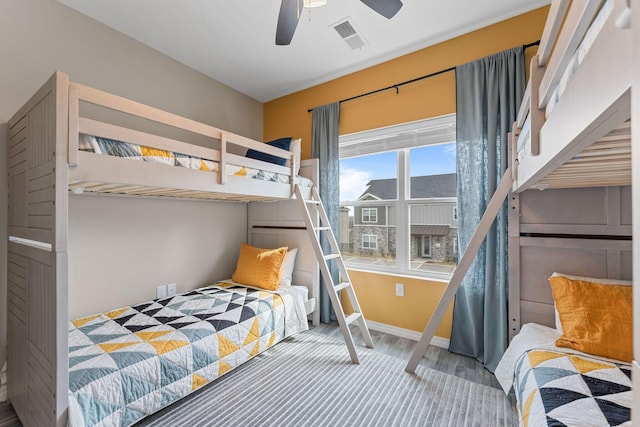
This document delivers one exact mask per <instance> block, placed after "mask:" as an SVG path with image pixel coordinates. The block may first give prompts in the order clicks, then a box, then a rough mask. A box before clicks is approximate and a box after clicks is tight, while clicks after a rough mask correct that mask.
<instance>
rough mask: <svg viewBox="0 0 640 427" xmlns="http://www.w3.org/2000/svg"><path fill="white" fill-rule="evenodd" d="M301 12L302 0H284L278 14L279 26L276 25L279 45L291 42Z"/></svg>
mask: <svg viewBox="0 0 640 427" xmlns="http://www.w3.org/2000/svg"><path fill="white" fill-rule="evenodd" d="M301 12H302V1H301V0H282V3H281V4H280V14H279V15H278V26H277V27H276V44H277V45H278V46H286V45H288V44H289V43H291V39H292V38H293V34H294V33H295V32H296V27H297V26H298V21H299V20H300V17H299V16H298V14H299V13H301Z"/></svg>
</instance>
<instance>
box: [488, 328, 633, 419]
mask: <svg viewBox="0 0 640 427" xmlns="http://www.w3.org/2000/svg"><path fill="white" fill-rule="evenodd" d="M559 335H560V334H559V333H558V332H557V331H556V330H555V329H551V328H547V327H544V326H541V325H534V324H527V325H524V326H523V327H522V330H521V332H520V334H519V335H518V336H516V337H515V338H514V339H513V341H512V343H511V345H510V346H509V349H507V352H506V353H505V356H504V357H503V359H502V361H501V362H500V364H499V365H498V368H497V369H496V377H497V378H498V381H499V382H500V383H501V385H502V387H503V389H504V390H505V392H508V391H509V389H510V388H511V386H512V385H513V390H514V392H515V396H516V400H517V402H518V414H519V416H520V425H521V426H527V427H533V426H550V427H556V426H557V427H561V426H580V427H589V426H594V427H595V426H598V427H601V426H631V368H630V366H626V365H623V364H620V363H616V362H614V361H610V360H603V359H599V358H593V357H589V356H588V355H585V354H583V353H577V352H567V351H566V350H567V349H564V348H558V347H556V346H555V340H556V339H557V338H558V336H559Z"/></svg>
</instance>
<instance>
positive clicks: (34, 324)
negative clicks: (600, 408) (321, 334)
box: [7, 72, 319, 426]
mask: <svg viewBox="0 0 640 427" xmlns="http://www.w3.org/2000/svg"><path fill="white" fill-rule="evenodd" d="M87 141H88V142H87ZM98 142H100V144H98ZM105 147H107V148H109V147H110V148H111V149H112V150H109V149H107V150H105ZM247 150H253V155H252V156H245V155H244V154H245V151H247ZM123 152H124V153H126V154H127V155H126V156H125V157H119V154H121V153H123ZM132 152H133V153H134V155H133V156H131V155H130V154H131V153H132ZM256 153H258V154H257V155H256ZM132 157H133V158H132ZM265 159H266V160H265ZM274 159H278V160H277V163H280V164H275V163H273V161H274ZM317 174H318V167H317V161H315V160H308V161H304V162H300V159H299V154H296V153H294V152H292V151H289V150H286V149H281V148H277V147H273V146H270V145H268V144H264V143H261V142H258V141H253V140H250V139H248V138H245V137H242V136H239V135H235V134H233V133H229V132H224V131H222V130H219V129H217V128H214V127H212V126H209V125H205V124H202V123H198V122H195V121H192V120H189V119H186V118H182V117H179V116H177V115H174V114H171V113H167V112H164V111H161V110H158V109H155V108H152V107H149V106H145V105H143V104H140V103H137V102H134V101H131V100H127V99H125V98H122V97H119V96H115V95H111V94H108V93H105V92H102V91H99V90H96V89H93V88H89V87H87V86H84V85H81V84H77V83H74V82H70V81H69V78H68V76H67V75H65V74H63V73H60V72H56V73H55V74H54V75H53V76H52V78H51V79H50V80H49V81H48V82H47V83H46V84H45V85H44V86H43V87H42V88H41V89H40V90H39V91H38V92H36V93H35V95H33V97H32V98H31V99H30V100H29V101H28V102H27V103H26V104H25V105H24V106H23V107H22V108H21V109H20V110H19V111H18V112H17V113H16V114H15V115H14V117H13V118H12V119H11V120H10V121H9V221H8V235H9V244H8V259H9V263H8V331H9V332H8V349H9V351H8V357H7V359H8V379H9V383H8V395H9V399H10V401H11V403H12V405H13V406H14V408H15V410H16V412H17V414H18V416H19V417H20V419H21V421H22V423H23V425H25V426H45V425H47V426H48V425H59V426H62V425H67V421H69V422H70V423H71V425H84V424H85V423H89V424H92V423H95V422H97V421H96V420H97V419H96V418H92V417H94V415H95V413H100V414H101V415H100V416H101V417H102V416H105V412H104V411H105V408H106V407H107V406H110V404H113V405H111V406H113V408H112V412H111V413H110V415H109V416H108V417H107V418H104V419H105V420H106V421H104V422H105V423H107V424H109V423H111V424H114V423H115V424H118V425H130V424H131V423H133V422H135V421H136V420H138V419H140V418H141V417H144V416H145V415H148V414H149V413H150V412H152V411H154V410H157V409H159V408H161V407H163V406H166V405H167V404H170V403H171V402H172V401H175V400H177V399H178V398H180V397H181V396H183V395H185V394H186V393H188V392H191V391H192V390H194V389H197V388H198V387H200V386H202V385H203V384H204V383H206V382H208V381H211V380H213V379H214V378H215V377H216V376H218V375H221V374H222V373H224V372H226V371H228V370H230V369H232V368H233V367H235V366H237V365H238V364H239V363H242V362H243V361H244V360H247V359H249V358H250V357H252V356H253V355H255V354H256V353H257V352H258V351H262V350H264V349H266V348H268V347H269V346H271V345H273V344H275V343H276V342H278V341H279V340H281V339H283V338H284V337H285V336H287V335H289V334H291V333H295V332H296V331H298V330H301V329H304V328H306V327H307V315H310V316H311V317H312V319H313V322H314V323H316V324H317V320H318V311H317V309H316V307H315V305H316V304H315V302H316V298H317V297H318V292H319V270H318V264H317V260H316V258H315V254H314V252H313V248H312V246H311V243H310V242H309V236H308V234H307V230H306V229H304V225H303V224H304V223H303V220H302V219H301V218H300V217H297V216H296V215H292V213H291V212H290V211H289V208H290V207H291V205H290V204H288V203H290V202H291V200H290V199H291V198H292V197H293V195H294V189H295V187H296V185H297V186H298V188H299V189H300V194H301V195H302V197H303V198H306V197H308V196H309V195H310V191H311V188H312V185H313V183H314V182H317ZM300 175H305V176H306V177H301V176H300ZM70 193H74V194H85V193H97V194H102V193H109V194H115V195H124V196H153V197H155V198H158V197H160V198H185V199H205V200H208V199H211V200H233V201H242V202H249V206H250V207H249V210H250V211H251V212H253V213H250V214H249V224H248V232H247V237H248V241H249V243H251V244H253V245H256V246H258V245H260V246H261V247H264V248H280V247H285V246H286V247H288V248H296V249H297V257H296V262H295V264H294V267H293V271H292V272H291V276H292V277H291V282H292V283H293V284H297V285H301V286H302V287H303V289H302V291H300V290H297V291H296V290H294V289H293V287H292V288H287V289H279V290H275V291H273V292H269V291H268V290H263V289H260V290H254V289H251V288H250V287H249V288H247V287H238V284H237V283H230V284H229V283H228V282H226V283H219V284H216V285H215V286H208V287H205V288H201V289H197V290H193V291H190V292H186V293H184V294H179V295H177V296H174V297H170V298H163V299H158V300H153V301H147V302H141V301H132V305H131V306H128V307H121V308H119V309H115V310H107V311H105V312H104V313H98V314H95V315H92V316H83V317H82V318H79V319H69V307H68V277H69V275H68V270H69V268H68V262H69V256H68V253H67V251H68V218H69V194H70ZM74 197H75V196H74ZM264 201H267V202H269V203H268V205H269V208H268V209H267V210H270V211H273V210H274V209H276V211H278V209H280V211H282V212H285V211H286V212H287V215H286V217H269V216H266V217H264V216H262V214H261V213H260V212H262V211H261V209H260V208H258V207H257V206H259V205H260V204H261V202H264ZM279 203H285V204H286V205H284V206H282V207H278V206H279ZM254 205H255V206H256V207H252V206H254ZM267 224H268V226H266V225H267ZM300 293H302V294H305V295H306V296H305V298H303V297H301V296H300ZM215 295H218V296H220V298H221V300H220V301H222V302H215V303H213V302H211V301H213V297H214V296H215ZM304 299H306V301H305V300H304ZM216 301H217V300H216ZM241 301H244V303H245V305H244V308H242V307H243V306H242V305H241V304H240V302H241ZM221 306H228V307H229V310H232V311H233V310H235V313H236V314H238V313H239V316H240V317H239V318H238V319H236V320H232V319H231V318H232V317H233V315H231V314H229V313H231V312H222V313H221V311H220V310H221V308H220V307H221ZM109 308H113V307H109ZM207 310H209V311H207ZM211 310H212V311H211ZM250 312H251V313H253V314H254V315H255V319H253V318H251V317H249V314H250ZM221 316H222V317H221ZM226 316H231V317H226ZM300 316H302V318H301V317H300ZM229 319H231V320H229ZM291 319H293V320H294V323H289V322H290V320H291ZM295 319H297V320H298V321H297V323H296V322H295ZM70 320H73V321H72V322H71V323H69V321H70ZM231 323H235V324H236V325H235V326H239V327H240V329H242V331H240V332H233V335H234V336H235V335H237V336H240V335H242V334H243V333H244V335H246V337H245V338H246V339H245V340H241V341H242V342H236V341H233V340H232V339H231V337H230V336H226V337H225V335H224V331H225V330H226V331H227V332H228V333H231V332H229V331H232V330H234V329H232V328H231V327H230V326H229V325H230V324H231ZM216 328H217V329H220V330H221V332H222V334H221V335H220V338H217V340H218V341H214V343H213V344H212V343H211V342H209V341H207V343H206V344H205V340H204V338H206V337H207V336H209V335H211V334H212V329H216ZM127 331H128V332H129V333H125V332H127ZM236 338H237V337H236ZM249 338H251V339H249ZM189 340H191V341H197V342H198V343H199V347H198V345H195V346H194V345H186V342H187V341H189ZM216 342H217V344H216ZM216 346H217V347H216ZM209 347H211V348H209ZM214 347H216V348H217V349H218V350H220V354H218V356H219V357H217V358H215V359H216V360H214V355H215V354H217V353H215V352H213V350H215V348H214ZM207 348H209V350H212V352H211V353H208V354H207V353H206V352H205V350H206V349H207ZM154 349H155V350H154ZM223 349H224V354H222V353H223V351H222V350H223ZM98 350H99V351H101V352H103V353H104V354H106V353H109V352H110V351H120V350H123V351H124V353H122V354H121V355H118V357H111V358H106V357H99V358H97V359H96V357H95V352H96V351H98ZM130 350H131V351H130ZM133 350H136V351H133ZM154 351H156V353H157V356H158V357H156V356H153V357H152V356H151V354H152V353H153V352H154ZM101 354H102V353H101ZM120 356H122V357H120ZM125 356H127V357H125ZM89 359H92V360H93V362H95V360H98V361H99V362H100V363H97V364H92V363H93V362H92V361H91V360H89ZM218 359H219V360H218ZM105 361H107V362H105ZM118 361H120V362H121V363H123V364H125V365H127V366H129V368H131V366H132V365H135V366H136V368H132V369H134V371H135V370H136V369H138V368H137V367H139V366H140V365H147V366H148V367H149V369H151V371H153V370H154V369H156V368H157V369H160V371H161V372H164V371H166V372H165V373H166V374H167V375H164V376H159V375H156V376H155V377H154V375H153V374H151V377H148V378H145V377H142V376H141V377H136V376H135V375H133V376H132V375H131V374H132V372H133V371H130V372H129V374H128V375H127V374H126V373H123V372H124V371H122V372H120V371H118V372H116V371H115V368H117V367H118ZM103 362H104V363H106V365H104V366H102V365H101V363H103ZM104 363H103V364H104ZM186 365H189V367H190V368H193V370H191V371H187V370H185V369H182V368H186ZM165 368H166V369H165ZM179 368H180V369H179ZM145 369H146V368H145ZM157 369H156V370H157ZM178 371H180V372H182V373H183V374H184V375H181V376H180V378H178V377H175V378H173V377H172V375H173V376H175V375H176V372H178ZM98 372H100V373H101V375H97V373H98ZM70 376H71V377H73V378H72V381H71V383H70ZM105 376H112V377H117V381H119V384H121V385H122V390H125V389H126V387H125V385H126V384H125V383H127V384H128V386H131V387H132V390H137V393H138V394H135V393H133V394H128V397H127V398H126V399H124V398H122V397H115V395H114V396H111V397H114V399H115V400H114V401H111V402H108V401H107V400H108V399H107V400H105V401H104V402H102V403H99V402H98V403H99V404H96V405H97V406H96V405H93V406H91V404H87V402H88V401H90V400H91V399H92V398H91V397H88V396H90V395H93V396H94V397H95V396H100V395H101V393H103V392H104V391H105V390H104V389H102V388H101V387H103V386H100V385H97V386H96V384H99V383H101V382H102V381H103V380H104V378H103V377H105ZM161 377H162V378H164V380H160V378H161ZM169 379H171V381H169ZM154 380H156V382H158V385H161V386H163V387H164V386H167V385H168V386H169V388H166V387H165V388H162V389H157V390H156V389H154V390H150V389H149V387H148V386H149V384H150V383H151V382H153V381H154ZM165 383H171V384H165ZM143 386H144V387H143ZM70 387H73V390H71V389H70ZM142 391H144V392H142ZM134 397H135V399H136V401H135V402H130V401H129V400H131V399H132V398H134ZM123 399H124V400H123ZM98 400H99V399H98ZM125 401H126V402H125ZM123 402H124V403H126V404H125V405H124V406H123V405H122V403H123ZM114 405H115V406H114ZM92 411H94V412H92ZM95 411H97V412H95ZM101 411H102V412H101ZM85 417H88V418H85ZM109 417H111V418H109ZM87 420H89V421H91V422H89V421H87ZM92 425H93V424H92Z"/></svg>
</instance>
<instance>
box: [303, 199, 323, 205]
mask: <svg viewBox="0 0 640 427" xmlns="http://www.w3.org/2000/svg"><path fill="white" fill-rule="evenodd" d="M304 202H305V203H308V204H310V205H319V204H320V200H313V199H309V200H305V201H304Z"/></svg>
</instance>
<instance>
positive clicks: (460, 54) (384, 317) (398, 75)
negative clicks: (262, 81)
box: [264, 7, 548, 338]
mask: <svg viewBox="0 0 640 427" xmlns="http://www.w3.org/2000/svg"><path fill="white" fill-rule="evenodd" d="M547 11H548V7H544V8H540V9H536V10H534V11H531V12H529V13H526V14H523V15H520V16H517V17H514V18H511V19H508V20H505V21H502V22H499V23H497V24H494V25H491V26H489V27H486V28H482V29H480V30H477V31H473V32H471V33H468V34H465V35H463V36H460V37H456V38H453V39H451V40H447V41H445V42H442V43H439V44H437V45H434V46H431V47H428V48H425V49H422V50H419V51H417V52H414V53H411V54H408V55H405V56H402V57H400V58H397V59H394V60H391V61H388V62H384V63H382V64H379V65H376V66H373V67H370V68H367V69H364V70H362V71H358V72H355V73H352V74H349V75H347V76H344V77H341V78H338V79H335V80H332V81H330V82H327V83H323V84H321V85H318V86H314V87H312V88H309V89H305V90H302V91H300V92H296V93H293V94H291V95H287V96H285V97H282V98H278V99H275V100H273V101H270V102H268V103H266V104H265V105H264V139H265V141H268V140H271V139H275V138H279V137H283V136H292V137H301V138H302V158H303V159H308V158H310V157H311V113H309V112H308V111H307V110H308V109H309V108H313V107H315V106H319V105H324V104H328V103H332V102H335V101H338V100H341V99H345V98H349V97H352V96H355V95H359V94H361V93H365V92H369V91H372V90H376V89H379V88H382V87H386V86H391V85H393V84H395V83H399V82H403V81H407V80H410V79H413V78H416V77H419V76H422V75H425V74H430V73H433V72H437V71H440V70H443V69H446V68H450V67H455V66H457V65H461V64H464V63H467V62H470V61H473V60H475V59H478V58H482V57H484V56H487V55H491V54H494V53H497V52H500V51H503V50H505V49H509V48H512V47H514V46H518V45H523V44H527V43H531V42H534V41H536V40H539V39H540V36H541V34H542V30H543V27H544V22H545V19H546V15H547ZM365 49H366V47H365ZM535 51H536V49H535V48H531V49H528V50H527V51H526V59H527V61H528V60H529V59H530V58H531V56H532V55H533V54H535ZM454 112H455V73H453V72H449V73H445V74H442V75H439V76H437V77H433V78H430V79H426V80H422V81H419V82H416V83H412V84H409V85H406V86H402V87H400V90H399V93H398V94H396V92H395V91H394V90H389V91H386V92H382V93H379V94H376V95H372V96H368V97H365V98H360V99H357V100H354V101H349V102H345V103H343V104H342V105H341V108H340V134H342V135H344V134H349V133H353V132H359V131H364V130H369V129H375V128H379V127H384V126H390V125H395V124H400V123H406V122H411V121H414V120H421V119H425V118H429V117H436V116H440V115H443V114H449V113H454ZM350 274H351V279H352V281H353V283H354V287H355V289H356V292H357V294H358V299H359V300H360V304H361V306H362V310H363V312H364V314H365V316H366V317H367V318H369V319H371V320H374V321H377V322H381V323H385V324H388V325H392V326H397V327H401V328H405V329H410V330H414V331H418V332H421V331H422V330H423V329H424V327H425V325H426V322H427V320H428V318H429V317H430V316H431V314H432V312H433V309H434V308H435V305H436V304H437V302H438V300H439V298H440V296H441V295H442V292H443V291H444V289H445V286H446V284H445V283H441V282H434V281H429V280H424V279H419V278H415V279H413V278H406V277H398V276H394V275H390V274H379V273H368V272H359V271H358V272H355V271H354V272H350ZM395 283H403V284H404V285H405V297H396V296H395ZM450 331H451V307H450V308H449V311H448V313H447V316H446V317H445V319H444V320H443V322H442V324H441V325H440V327H439V328H438V331H437V332H436V334H437V335H438V336H441V337H444V338H449V337H450Z"/></svg>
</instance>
